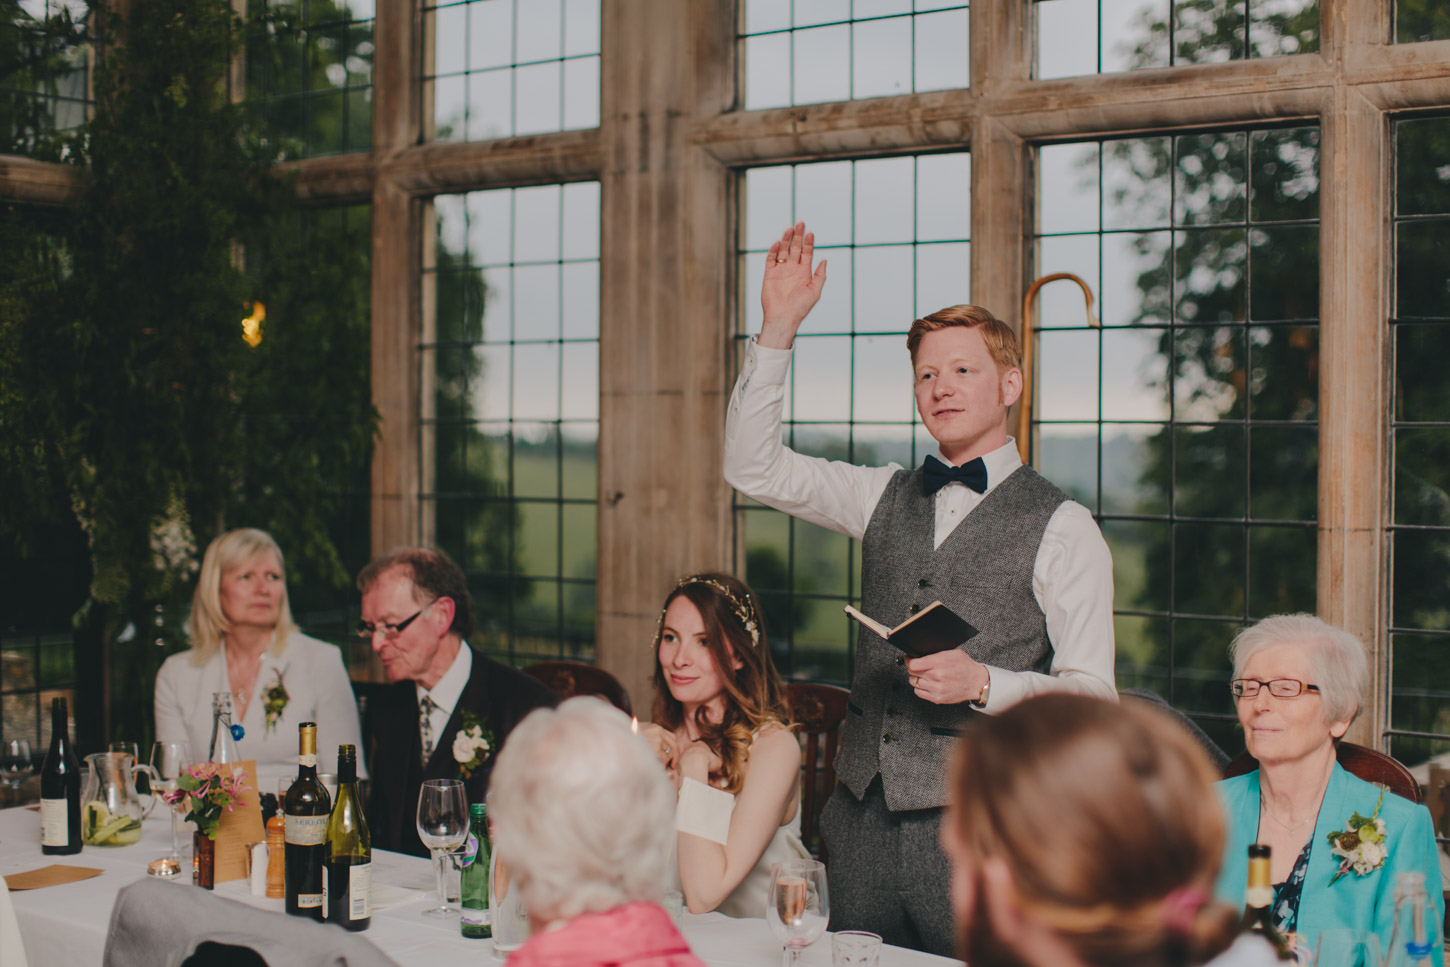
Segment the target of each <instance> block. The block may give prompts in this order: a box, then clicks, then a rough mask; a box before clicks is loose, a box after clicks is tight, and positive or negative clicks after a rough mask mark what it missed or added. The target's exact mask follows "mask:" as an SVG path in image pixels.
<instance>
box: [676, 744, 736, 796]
mask: <svg viewBox="0 0 1450 967" xmlns="http://www.w3.org/2000/svg"><path fill="white" fill-rule="evenodd" d="M724 767H725V764H724V763H723V762H721V761H720V757H719V756H718V755H716V754H715V753H714V752H713V751H712V750H711V748H710V747H709V746H708V745H706V744H705V743H704V742H699V741H696V742H691V743H690V744H689V745H687V746H685V750H684V751H683V752H682V753H680V775H682V776H684V777H685V778H687V779H694V780H695V781H697V782H703V783H705V784H706V785H707V786H708V785H709V784H710V777H711V776H712V775H715V774H716V773H718V772H720V770H721V769H723V768H724Z"/></svg>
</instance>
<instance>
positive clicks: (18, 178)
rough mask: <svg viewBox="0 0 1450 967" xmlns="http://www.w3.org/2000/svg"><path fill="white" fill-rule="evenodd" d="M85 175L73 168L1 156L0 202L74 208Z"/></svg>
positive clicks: (6, 155) (18, 156)
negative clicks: (72, 206)
mask: <svg viewBox="0 0 1450 967" xmlns="http://www.w3.org/2000/svg"><path fill="white" fill-rule="evenodd" d="M84 177H85V173H84V172H83V171H81V170H80V169H78V168H76V167H75V166H73V165H62V164H54V163H52V162H49V161H35V160H34V159H31V158H24V157H21V156H20V155H13V154H0V202H15V203H17V204H21V205H43V206H46V207H53V208H62V207H65V206H67V205H73V204H75V202H76V201H77V200H78V199H79V198H80V196H81V191H82V190H83V188H84Z"/></svg>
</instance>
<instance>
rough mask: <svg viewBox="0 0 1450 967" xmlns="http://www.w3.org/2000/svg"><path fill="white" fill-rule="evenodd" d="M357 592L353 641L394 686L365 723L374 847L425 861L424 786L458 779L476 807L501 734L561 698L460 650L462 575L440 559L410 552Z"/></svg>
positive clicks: (369, 575)
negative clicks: (361, 643)
mask: <svg viewBox="0 0 1450 967" xmlns="http://www.w3.org/2000/svg"><path fill="white" fill-rule="evenodd" d="M357 586H358V590H359V591H361V592H362V621H361V622H360V623H359V625H358V629H357V631H358V635H359V637H361V638H363V640H365V641H367V642H369V643H370V644H371V645H372V649H373V652H374V653H376V654H377V656H378V658H379V660H380V661H382V663H383V670H384V672H385V674H386V675H387V676H388V681H390V682H392V683H393V685H392V687H390V688H388V689H387V690H385V691H384V692H383V694H382V695H380V696H378V697H377V698H376V699H375V700H374V702H373V705H372V709H371V714H370V716H369V718H370V720H371V723H370V732H371V736H370V739H371V747H372V748H373V750H374V756H375V758H374V760H373V780H372V794H371V795H370V797H369V799H368V810H367V812H368V825H369V826H370V827H371V831H372V837H373V845H374V846H376V847H379V848H381V849H390V850H396V851H398V852H401V853H412V854H414V855H415V856H427V855H428V851H427V850H426V849H425V848H424V847H423V843H422V841H421V840H419V838H418V830H417V827H416V824H415V818H416V815H417V807H418V790H419V789H420V788H421V787H422V785H423V781H424V780H425V779H462V780H463V781H464V783H465V785H466V786H467V788H468V800H469V802H482V801H483V798H484V796H485V795H486V794H487V792H488V777H489V773H490V772H491V771H492V769H493V757H494V755H495V754H497V752H498V749H499V747H500V746H502V745H503V742H504V739H505V738H506V737H507V736H508V734H509V732H510V731H512V729H513V727H514V726H515V725H517V724H518V723H519V721H520V720H522V719H523V717H524V716H525V715H527V714H528V713H529V712H531V711H533V710H534V709H536V708H552V707H553V706H555V705H557V704H558V703H559V697H558V696H557V695H555V694H554V693H553V692H552V691H550V690H549V689H548V688H547V687H545V686H544V685H543V684H542V683H540V682H538V681H536V680H535V679H533V678H530V677H529V676H528V675H525V674H523V673H522V672H518V671H515V670H514V669H512V668H509V667H508V666H507V665H501V664H499V663H498V662H496V661H493V660H492V659H490V658H487V657H485V656H484V655H483V654H482V653H480V652H478V651H475V650H474V649H473V648H472V647H471V646H470V645H469V644H468V642H467V638H468V636H469V635H471V634H472V633H473V629H474V617H473V600H472V599H471V598H470V597H469V595H468V586H467V582H466V581H465V579H464V576H463V571H462V570H461V569H460V568H459V567H458V565H457V564H455V563H453V561H451V560H450V559H449V558H448V556H447V555H445V554H443V553H442V552H441V551H437V550H432V549H429V548H421V547H409V548H403V549H401V550H396V551H393V552H391V553H389V554H385V555H384V556H382V557H380V558H377V559H376V560H374V561H373V562H372V563H370V564H368V566H367V567H365V568H363V570H362V573H361V574H359V575H358V578H357Z"/></svg>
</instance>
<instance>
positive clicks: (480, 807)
mask: <svg viewBox="0 0 1450 967" xmlns="http://www.w3.org/2000/svg"><path fill="white" fill-rule="evenodd" d="M468 815H470V816H472V817H473V818H474V819H483V818H484V817H485V816H487V815H488V803H483V802H476V803H473V804H472V805H470V806H469V807H468Z"/></svg>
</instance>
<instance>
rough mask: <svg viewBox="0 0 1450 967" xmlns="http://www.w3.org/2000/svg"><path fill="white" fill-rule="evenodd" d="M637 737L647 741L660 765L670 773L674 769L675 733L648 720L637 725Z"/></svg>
mask: <svg viewBox="0 0 1450 967" xmlns="http://www.w3.org/2000/svg"><path fill="white" fill-rule="evenodd" d="M639 737H640V738H641V739H644V740H645V741H646V742H648V743H649V746H650V748H651V749H653V750H654V753H655V757H656V758H658V759H659V760H660V765H662V766H664V767H665V771H666V772H669V773H671V774H673V773H674V769H675V734H674V733H673V732H670V731H669V730H668V729H665V728H664V727H662V726H659V725H655V724H654V723H653V722H650V723H649V724H647V725H641V726H640V727H639Z"/></svg>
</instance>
